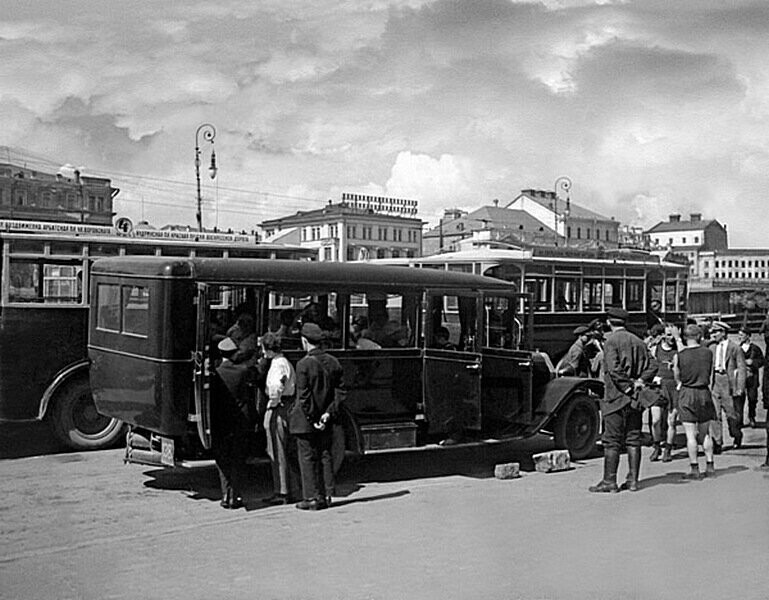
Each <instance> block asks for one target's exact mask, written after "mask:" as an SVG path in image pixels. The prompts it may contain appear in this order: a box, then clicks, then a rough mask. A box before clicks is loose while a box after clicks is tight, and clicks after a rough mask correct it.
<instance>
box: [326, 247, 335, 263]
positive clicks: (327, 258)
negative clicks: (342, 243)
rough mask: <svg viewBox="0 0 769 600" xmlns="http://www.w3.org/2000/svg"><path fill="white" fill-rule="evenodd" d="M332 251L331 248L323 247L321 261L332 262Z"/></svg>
mask: <svg viewBox="0 0 769 600" xmlns="http://www.w3.org/2000/svg"><path fill="white" fill-rule="evenodd" d="M333 251H334V249H333V248H331V247H328V246H327V247H325V248H323V260H334V254H333Z"/></svg>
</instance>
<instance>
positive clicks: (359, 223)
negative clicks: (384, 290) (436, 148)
mask: <svg viewBox="0 0 769 600" xmlns="http://www.w3.org/2000/svg"><path fill="white" fill-rule="evenodd" d="M416 213H417V203H416V201H415V200H405V199H400V198H387V197H380V196H368V195H362V194H349V193H344V194H342V200H341V202H339V203H337V204H332V203H331V201H330V200H329V203H328V204H327V205H326V206H324V207H323V208H320V209H317V210H310V211H300V212H297V213H296V214H294V215H290V216H287V217H281V218H278V219H270V220H267V221H263V222H262V223H260V224H259V228H260V230H261V231H262V233H263V237H264V239H265V241H269V242H274V243H283V244H297V245H300V246H303V247H309V248H317V250H318V260H321V261H327V260H328V261H336V262H351V261H357V260H368V259H369V258H400V257H408V258H411V257H416V256H421V253H422V225H423V223H422V221H421V220H420V219H418V218H416Z"/></svg>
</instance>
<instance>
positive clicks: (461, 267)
mask: <svg viewBox="0 0 769 600" xmlns="http://www.w3.org/2000/svg"><path fill="white" fill-rule="evenodd" d="M448 267H449V269H448V270H449V271H452V272H454V273H472V272H473V265H472V264H470V263H456V264H449V265H448Z"/></svg>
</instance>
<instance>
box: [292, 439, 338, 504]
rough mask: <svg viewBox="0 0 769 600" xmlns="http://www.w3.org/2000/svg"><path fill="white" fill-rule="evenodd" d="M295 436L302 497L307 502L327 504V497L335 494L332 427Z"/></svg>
mask: <svg viewBox="0 0 769 600" xmlns="http://www.w3.org/2000/svg"><path fill="white" fill-rule="evenodd" d="M294 436H295V437H296V447H297V453H298V455H299V470H300V471H301V474H302V496H304V499H305V500H313V499H315V500H319V501H324V502H325V499H326V497H327V496H330V495H332V494H333V493H334V463H333V458H332V455H331V447H332V442H333V434H332V427H331V426H329V427H327V428H326V429H325V430H323V431H314V432H312V433H299V434H294Z"/></svg>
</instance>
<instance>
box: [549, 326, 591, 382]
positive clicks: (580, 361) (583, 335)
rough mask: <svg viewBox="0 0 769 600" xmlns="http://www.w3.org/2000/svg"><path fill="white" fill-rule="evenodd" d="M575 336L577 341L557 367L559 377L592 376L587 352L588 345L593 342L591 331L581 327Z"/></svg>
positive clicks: (575, 332)
mask: <svg viewBox="0 0 769 600" xmlns="http://www.w3.org/2000/svg"><path fill="white" fill-rule="evenodd" d="M574 335H576V336H577V339H576V340H575V342H574V343H573V344H572V345H571V347H570V348H569V350H568V352H566V354H564V356H563V358H562V359H561V360H559V361H558V364H557V365H556V367H555V372H556V374H557V375H558V376H559V377H563V376H565V375H573V376H576V377H589V376H590V360H589V359H588V357H587V352H586V350H587V345H588V344H589V343H590V341H591V340H592V336H591V330H590V328H589V327H586V326H585V325H580V326H579V327H577V328H576V329H575V330H574Z"/></svg>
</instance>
